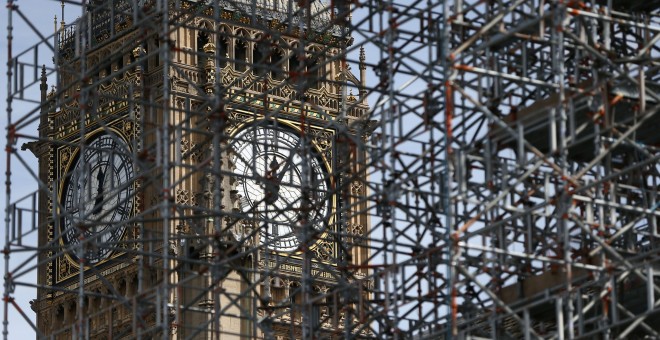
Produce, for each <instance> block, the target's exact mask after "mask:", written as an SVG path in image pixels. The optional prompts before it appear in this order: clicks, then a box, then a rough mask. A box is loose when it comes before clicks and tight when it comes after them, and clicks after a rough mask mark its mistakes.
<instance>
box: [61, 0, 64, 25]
mask: <svg viewBox="0 0 660 340" xmlns="http://www.w3.org/2000/svg"><path fill="white" fill-rule="evenodd" d="M60 3H61V4H62V22H60V23H61V24H62V30H64V24H65V22H64V0H62V1H60Z"/></svg>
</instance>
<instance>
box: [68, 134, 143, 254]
mask: <svg viewBox="0 0 660 340" xmlns="http://www.w3.org/2000/svg"><path fill="white" fill-rule="evenodd" d="M126 151H128V148H127V147H126V144H125V143H124V142H123V141H122V140H121V139H120V138H119V137H117V136H110V135H106V134H101V135H97V136H96V137H94V138H93V139H91V140H90V141H88V143H87V144H86V145H85V146H84V147H83V148H82V149H81V152H80V153H79V155H78V158H77V159H76V160H75V161H74V163H73V166H72V167H71V168H69V171H68V175H69V179H68V182H67V183H66V184H65V187H64V191H63V195H64V197H63V201H62V206H63V209H64V213H63V214H62V215H63V216H64V217H63V223H62V229H61V235H62V241H63V242H64V244H65V245H66V246H67V248H69V249H68V250H69V253H70V255H72V257H74V258H76V259H80V255H81V253H82V256H83V258H84V262H85V264H86V265H93V264H96V263H99V262H101V261H103V260H105V259H107V258H108V257H109V256H110V254H112V253H113V252H114V251H115V250H116V249H117V248H118V247H119V241H120V240H121V238H122V235H123V234H124V230H125V229H126V227H125V225H124V222H125V221H126V220H127V219H128V218H129V217H130V216H131V214H132V212H133V204H134V200H133V163H132V161H131V159H130V157H128V156H127V155H126ZM83 242H84V244H83V248H82V251H81V250H80V248H79V247H77V245H80V244H81V243H83Z"/></svg>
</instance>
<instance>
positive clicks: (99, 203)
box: [92, 143, 114, 215]
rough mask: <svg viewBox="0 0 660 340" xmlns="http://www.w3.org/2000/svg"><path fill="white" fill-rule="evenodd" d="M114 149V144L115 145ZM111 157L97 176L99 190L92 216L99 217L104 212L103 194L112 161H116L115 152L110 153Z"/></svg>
mask: <svg viewBox="0 0 660 340" xmlns="http://www.w3.org/2000/svg"><path fill="white" fill-rule="evenodd" d="M113 147H114V143H113ZM110 152H111V153H110V156H108V163H107V164H106V165H105V169H104V170H99V172H98V173H97V174H96V181H97V183H98V188H97V192H96V199H95V200H94V210H92V214H94V215H98V214H99V213H101V212H102V211H103V199H104V197H103V193H104V191H105V181H106V178H107V176H108V168H109V167H110V163H111V162H110V161H112V160H114V157H113V155H114V151H110Z"/></svg>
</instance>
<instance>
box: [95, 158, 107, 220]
mask: <svg viewBox="0 0 660 340" xmlns="http://www.w3.org/2000/svg"><path fill="white" fill-rule="evenodd" d="M106 171H107V168H106ZM96 181H97V183H98V188H97V191H96V199H95V200H94V209H93V210H92V214H94V215H97V214H99V213H100V212H101V211H102V210H103V204H101V203H103V183H104V182H105V174H104V173H103V170H99V172H98V173H97V175H96Z"/></svg>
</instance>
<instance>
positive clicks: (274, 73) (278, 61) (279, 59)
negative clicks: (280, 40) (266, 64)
mask: <svg viewBox="0 0 660 340" xmlns="http://www.w3.org/2000/svg"><path fill="white" fill-rule="evenodd" d="M271 60H272V62H271V67H272V68H271V71H270V76H271V77H272V78H273V79H277V80H282V79H284V67H285V64H286V59H284V53H283V52H282V51H281V50H279V49H277V50H274V51H272V55H271Z"/></svg>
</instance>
